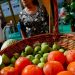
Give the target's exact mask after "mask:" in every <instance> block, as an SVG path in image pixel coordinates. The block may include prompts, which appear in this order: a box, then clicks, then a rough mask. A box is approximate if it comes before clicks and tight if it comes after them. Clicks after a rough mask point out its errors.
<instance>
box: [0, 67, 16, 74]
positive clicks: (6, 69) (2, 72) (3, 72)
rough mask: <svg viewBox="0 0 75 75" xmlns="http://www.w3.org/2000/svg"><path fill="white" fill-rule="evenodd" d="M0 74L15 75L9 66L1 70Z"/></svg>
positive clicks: (12, 68)
mask: <svg viewBox="0 0 75 75" xmlns="http://www.w3.org/2000/svg"><path fill="white" fill-rule="evenodd" d="M0 73H1V74H0V75H17V74H16V72H15V69H14V67H10V66H7V67H4V68H3V69H1V71H0Z"/></svg>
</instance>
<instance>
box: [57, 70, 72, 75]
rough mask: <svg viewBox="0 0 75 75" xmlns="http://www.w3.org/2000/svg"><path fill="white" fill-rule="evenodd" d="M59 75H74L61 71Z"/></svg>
mask: <svg viewBox="0 0 75 75" xmlns="http://www.w3.org/2000/svg"><path fill="white" fill-rule="evenodd" d="M57 75H73V74H72V72H70V71H61V72H59V73H58V74H57Z"/></svg>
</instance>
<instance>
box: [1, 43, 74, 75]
mask: <svg viewBox="0 0 75 75" xmlns="http://www.w3.org/2000/svg"><path fill="white" fill-rule="evenodd" d="M0 75H75V50H73V49H72V50H67V49H65V48H63V47H61V46H59V45H58V44H57V42H54V44H53V45H50V44H49V43H47V42H43V43H40V42H39V43H35V44H33V46H29V45H27V46H26V47H25V49H24V50H22V52H21V53H16V52H15V53H14V54H13V57H11V58H10V57H8V56H7V55H6V54H2V55H1V56H0Z"/></svg>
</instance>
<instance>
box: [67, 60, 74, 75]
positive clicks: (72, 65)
mask: <svg viewBox="0 0 75 75" xmlns="http://www.w3.org/2000/svg"><path fill="white" fill-rule="evenodd" d="M67 70H68V71H70V72H72V73H73V75H75V61H74V62H71V63H70V64H68V66H67Z"/></svg>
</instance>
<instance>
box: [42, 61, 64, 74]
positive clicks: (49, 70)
mask: <svg viewBox="0 0 75 75" xmlns="http://www.w3.org/2000/svg"><path fill="white" fill-rule="evenodd" d="M63 70H64V68H63V66H62V64H61V63H60V62H58V61H49V62H47V63H46V64H45V66H44V68H43V71H44V74H45V75H57V73H59V72H61V71H63Z"/></svg>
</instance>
